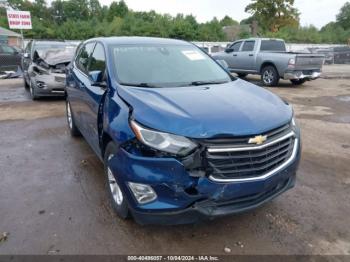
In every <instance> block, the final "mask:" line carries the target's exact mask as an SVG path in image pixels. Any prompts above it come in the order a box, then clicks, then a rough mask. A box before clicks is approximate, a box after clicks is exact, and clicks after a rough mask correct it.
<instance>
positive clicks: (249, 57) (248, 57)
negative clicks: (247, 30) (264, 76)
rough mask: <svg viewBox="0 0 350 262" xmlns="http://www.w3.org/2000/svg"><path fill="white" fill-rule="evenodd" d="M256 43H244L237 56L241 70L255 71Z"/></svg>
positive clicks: (251, 41) (248, 41) (250, 41)
mask: <svg viewBox="0 0 350 262" xmlns="http://www.w3.org/2000/svg"><path fill="white" fill-rule="evenodd" d="M254 49H255V41H254V40H247V41H244V43H243V45H242V48H241V51H240V52H239V53H238V56H237V63H238V64H239V68H240V69H243V70H244V71H254V70H255V58H254Z"/></svg>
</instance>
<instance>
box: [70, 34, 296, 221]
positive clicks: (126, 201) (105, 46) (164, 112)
mask: <svg viewBox="0 0 350 262" xmlns="http://www.w3.org/2000/svg"><path fill="white" fill-rule="evenodd" d="M66 84H67V119H68V125H69V128H70V132H71V134H72V135H73V136H76V135H80V134H82V135H83V136H84V138H85V139H86V140H87V142H88V143H89V144H90V146H91V147H92V148H93V150H94V151H95V152H96V154H97V155H98V156H99V158H100V159H101V160H102V161H103V162H104V165H105V181H106V187H107V189H108V192H109V196H110V198H111V202H112V205H113V207H114V209H115V211H116V213H117V214H118V215H119V216H120V217H122V218H127V217H129V216H132V217H133V218H134V219H135V220H136V221H137V222H138V223H141V224H183V223H192V222H195V221H198V220H201V219H211V218H215V217H219V216H224V215H229V214H234V213H238V212H243V211H246V210H250V209H252V208H256V207H258V206H260V205H262V204H263V203H265V202H267V201H269V200H271V199H273V198H274V197H276V196H278V195H279V194H281V193H283V192H285V191H286V190H288V189H290V188H291V187H293V186H294V183H295V176H296V170H297V167H298V163H299V159H300V131H299V128H298V127H297V126H296V124H295V122H294V119H293V110H292V107H291V106H290V105H288V104H287V103H286V102H284V101H283V100H282V99H280V98H279V97H278V96H276V95H274V94H272V93H270V92H269V91H267V90H265V89H263V88H260V87H258V86H255V85H253V84H250V83H248V82H246V81H243V80H240V79H237V78H234V77H232V76H231V75H230V74H229V73H228V72H227V71H226V70H225V69H224V67H222V66H221V65H220V64H219V63H217V62H216V61H214V60H213V59H212V58H211V57H209V56H208V55H207V54H206V53H205V52H203V51H202V50H200V49H199V48H198V47H196V46H194V45H192V44H191V43H188V42H185V41H180V40H171V39H161V38H144V37H111V38H95V39H90V40H87V41H85V42H84V43H83V44H82V45H81V46H80V47H79V49H78V50H77V53H76V56H75V58H74V60H73V62H72V63H71V65H70V66H69V68H68V72H67V83H66Z"/></svg>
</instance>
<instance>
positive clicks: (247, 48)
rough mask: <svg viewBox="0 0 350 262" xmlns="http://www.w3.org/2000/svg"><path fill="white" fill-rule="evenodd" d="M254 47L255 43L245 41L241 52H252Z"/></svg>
mask: <svg viewBox="0 0 350 262" xmlns="http://www.w3.org/2000/svg"><path fill="white" fill-rule="evenodd" d="M254 45H255V41H245V42H244V44H243V47H242V51H243V52H244V51H246V52H249V51H253V50H254Z"/></svg>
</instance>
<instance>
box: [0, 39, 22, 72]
mask: <svg viewBox="0 0 350 262" xmlns="http://www.w3.org/2000/svg"><path fill="white" fill-rule="evenodd" d="M20 59H21V58H20V55H19V54H18V53H17V51H16V50H15V49H14V48H12V47H10V46H8V45H1V46H0V65H1V70H4V71H5V70H7V71H17V68H18V66H19V65H20Z"/></svg>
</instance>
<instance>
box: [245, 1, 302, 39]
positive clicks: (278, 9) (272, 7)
mask: <svg viewBox="0 0 350 262" xmlns="http://www.w3.org/2000/svg"><path fill="white" fill-rule="evenodd" d="M293 5H294V0H252V3H250V4H249V5H248V6H247V7H246V8H245V11H246V12H248V13H250V14H252V15H253V16H254V17H255V18H256V19H257V21H258V23H259V26H260V27H262V28H263V29H264V30H265V31H270V32H277V31H278V30H279V29H280V28H282V27H285V26H291V27H297V26H298V25H299V12H298V10H297V9H296V8H294V7H293Z"/></svg>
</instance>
